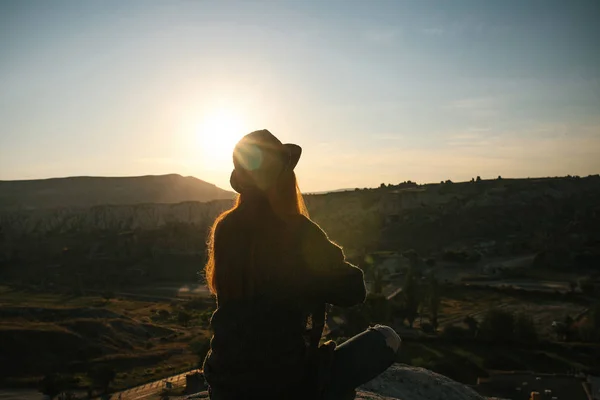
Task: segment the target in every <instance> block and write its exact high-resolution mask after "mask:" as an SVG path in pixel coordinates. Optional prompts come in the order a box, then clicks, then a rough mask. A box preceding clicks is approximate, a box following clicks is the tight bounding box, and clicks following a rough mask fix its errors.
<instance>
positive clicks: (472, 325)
mask: <svg viewBox="0 0 600 400" xmlns="http://www.w3.org/2000/svg"><path fill="white" fill-rule="evenodd" d="M463 323H464V324H465V325H467V327H468V328H469V332H470V333H471V337H476V336H477V328H478V327H479V322H477V320H476V319H475V318H473V316H471V315H467V316H466V317H465V319H464V320H463Z"/></svg>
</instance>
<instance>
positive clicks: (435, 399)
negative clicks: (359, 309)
mask: <svg viewBox="0 0 600 400" xmlns="http://www.w3.org/2000/svg"><path fill="white" fill-rule="evenodd" d="M207 397H208V394H207V393H206V392H203V393H198V394H196V395H192V396H188V397H187V398H188V399H191V398H198V399H199V398H207ZM356 400H502V399H494V398H486V397H482V396H480V395H479V394H477V393H476V392H475V391H474V390H473V389H471V388H470V387H468V386H465V385H463V384H462V383H458V382H455V381H453V380H452V379H450V378H447V377H445V376H443V375H439V374H436V373H435V372H431V371H429V370H427V369H424V368H415V367H411V366H409V365H404V364H394V365H392V366H391V367H390V368H389V369H388V370H387V371H385V372H384V373H383V374H381V375H380V376H378V377H377V378H375V379H373V380H372V381H370V382H368V383H366V384H365V385H362V386H361V387H360V388H359V389H358V391H357V394H356Z"/></svg>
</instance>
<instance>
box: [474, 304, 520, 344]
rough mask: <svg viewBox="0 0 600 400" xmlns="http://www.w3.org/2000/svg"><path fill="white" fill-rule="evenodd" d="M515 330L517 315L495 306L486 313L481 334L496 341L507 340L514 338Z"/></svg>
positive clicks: (480, 330)
mask: <svg viewBox="0 0 600 400" xmlns="http://www.w3.org/2000/svg"><path fill="white" fill-rule="evenodd" d="M514 331H515V317H514V315H513V314H512V313H511V312H508V311H505V310H501V309H498V308H493V309H491V310H489V311H488V312H486V313H485V315H484V316H483V321H481V326H480V328H479V333H480V335H481V336H482V337H483V338H484V339H487V340H491V341H494V342H505V341H510V340H511V339H513V333H514Z"/></svg>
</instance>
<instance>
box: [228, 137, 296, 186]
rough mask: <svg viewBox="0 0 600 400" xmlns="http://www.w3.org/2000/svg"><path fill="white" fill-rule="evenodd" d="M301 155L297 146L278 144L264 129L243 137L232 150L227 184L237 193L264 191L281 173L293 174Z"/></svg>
mask: <svg viewBox="0 0 600 400" xmlns="http://www.w3.org/2000/svg"><path fill="white" fill-rule="evenodd" d="M301 154H302V148H301V147H300V146H298V145H297V144H292V143H285V144H283V143H281V141H280V140H279V139H277V138H276V137H275V135H273V134H272V133H271V132H269V131H268V130H266V129H263V130H260V131H254V132H251V133H249V134H247V135H246V136H244V137H243V138H242V139H241V140H240V141H239V142H238V143H237V144H236V145H235V148H234V150H233V166H234V170H233V172H232V173H231V178H230V179H229V182H230V183H231V187H232V188H233V190H235V191H236V192H238V193H242V192H243V191H245V190H251V189H260V190H263V191H264V190H266V189H268V188H269V187H271V186H273V185H274V184H275V182H277V179H278V178H279V176H280V175H281V173H283V172H284V171H291V170H293V169H294V168H295V167H296V165H297V164H298V161H299V160H300V155H301Z"/></svg>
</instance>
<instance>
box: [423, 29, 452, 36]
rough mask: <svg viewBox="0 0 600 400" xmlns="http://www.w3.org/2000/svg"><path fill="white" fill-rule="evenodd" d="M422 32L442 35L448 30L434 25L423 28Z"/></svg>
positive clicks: (430, 34)
mask: <svg viewBox="0 0 600 400" xmlns="http://www.w3.org/2000/svg"><path fill="white" fill-rule="evenodd" d="M421 32H423V33H424V34H426V35H429V36H441V35H443V34H444V33H445V32H446V30H445V29H444V28H442V27H433V28H425V29H422V30H421Z"/></svg>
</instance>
